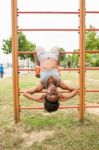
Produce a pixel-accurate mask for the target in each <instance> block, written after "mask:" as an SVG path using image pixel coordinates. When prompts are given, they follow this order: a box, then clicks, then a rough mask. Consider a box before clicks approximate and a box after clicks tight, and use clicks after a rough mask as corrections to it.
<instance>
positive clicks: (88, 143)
mask: <svg viewBox="0 0 99 150" xmlns="http://www.w3.org/2000/svg"><path fill="white" fill-rule="evenodd" d="M94 73H95V74H94V75H93V76H92V74H93V72H90V71H89V72H88V74H87V77H88V78H92V79H95V77H96V76H97V79H98V75H97V74H98V72H97V71H95V72H94ZM62 78H63V79H64V80H70V81H72V84H73V85H74V86H78V76H77V73H75V72H69V73H64V74H62ZM38 82H39V80H38V79H37V78H35V77H34V75H33V74H29V75H22V76H21V77H20V88H21V89H27V88H30V87H33V86H36V84H37V83H38ZM87 82H88V83H87V86H88V87H87V88H90V89H94V88H95V89H99V86H98V85H97V82H93V83H92V81H91V82H90V81H89V80H88V81H87ZM0 85H1V87H2V88H0V150H99V116H98V115H93V114H88V113H87V112H86V114H85V121H84V123H81V122H79V112H78V110H72V109H69V110H58V111H57V112H55V113H52V114H48V113H46V112H45V111H44V110H34V111H33V110H24V111H22V112H21V118H20V120H21V121H20V123H19V124H17V125H16V124H14V120H13V100H12V79H11V78H9V79H4V80H2V81H0ZM20 100H21V105H22V106H38V105H39V106H42V105H43V104H39V103H36V102H32V101H29V100H28V99H26V98H24V97H23V96H22V95H21V96H20ZM78 100H79V98H78V96H76V97H75V98H72V99H71V100H70V101H68V102H64V103H61V105H76V104H78V103H79V101H78ZM86 101H87V102H90V103H98V102H99V93H97V94H96V93H95V94H93V93H90V94H86ZM47 131H49V132H53V134H52V135H48V136H45V132H47ZM41 132H42V133H43V135H41V134H40V133H41ZM44 136H45V138H44V139H43V140H42V141H41V142H39V139H42V138H43V137H44ZM34 138H35V140H34Z"/></svg>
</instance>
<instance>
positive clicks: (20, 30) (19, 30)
mask: <svg viewBox="0 0 99 150" xmlns="http://www.w3.org/2000/svg"><path fill="white" fill-rule="evenodd" d="M17 31H18V32H22V31H80V29H17Z"/></svg>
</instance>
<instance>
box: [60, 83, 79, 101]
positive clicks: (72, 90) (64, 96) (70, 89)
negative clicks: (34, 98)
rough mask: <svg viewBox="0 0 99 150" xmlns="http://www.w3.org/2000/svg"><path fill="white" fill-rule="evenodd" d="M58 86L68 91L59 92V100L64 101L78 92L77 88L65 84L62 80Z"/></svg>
mask: <svg viewBox="0 0 99 150" xmlns="http://www.w3.org/2000/svg"><path fill="white" fill-rule="evenodd" d="M59 87H60V88H61V89H63V90H68V93H66V94H60V99H61V101H66V100H67V99H70V98H72V97H74V96H75V95H76V94H77V93H78V89H76V88H73V87H72V86H70V85H68V84H66V83H65V82H63V81H61V83H60V86H59Z"/></svg>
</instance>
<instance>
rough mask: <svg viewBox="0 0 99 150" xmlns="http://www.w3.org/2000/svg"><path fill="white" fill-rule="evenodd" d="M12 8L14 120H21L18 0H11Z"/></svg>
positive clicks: (16, 121)
mask: <svg viewBox="0 0 99 150" xmlns="http://www.w3.org/2000/svg"><path fill="white" fill-rule="evenodd" d="M11 8H12V13H11V15H12V62H13V102H14V120H15V123H18V122H19V119H20V113H19V92H18V89H19V78H18V68H17V66H18V55H17V50H18V40H17V38H18V35H17V0H12V1H11Z"/></svg>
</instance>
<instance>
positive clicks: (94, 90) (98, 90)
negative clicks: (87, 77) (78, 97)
mask: <svg viewBox="0 0 99 150" xmlns="http://www.w3.org/2000/svg"><path fill="white" fill-rule="evenodd" d="M85 92H99V90H85Z"/></svg>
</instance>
